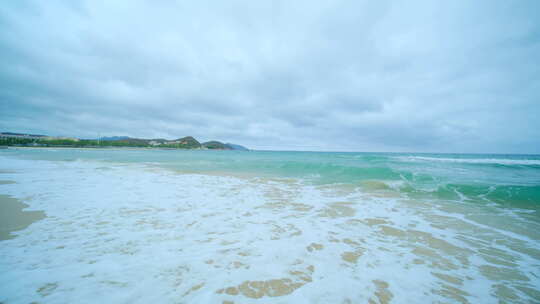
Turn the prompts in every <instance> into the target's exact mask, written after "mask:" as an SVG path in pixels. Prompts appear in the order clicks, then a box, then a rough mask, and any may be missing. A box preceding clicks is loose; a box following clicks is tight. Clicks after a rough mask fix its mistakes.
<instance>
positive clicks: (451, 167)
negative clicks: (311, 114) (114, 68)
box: [2, 149, 540, 211]
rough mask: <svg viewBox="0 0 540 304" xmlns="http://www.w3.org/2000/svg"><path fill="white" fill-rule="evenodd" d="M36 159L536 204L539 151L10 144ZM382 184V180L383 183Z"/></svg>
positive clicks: (539, 182) (539, 189)
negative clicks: (186, 148) (45, 146)
mask: <svg viewBox="0 0 540 304" xmlns="http://www.w3.org/2000/svg"><path fill="white" fill-rule="evenodd" d="M2 152H3V153H4V154H17V156H18V157H23V158H27V159H36V160H39V159H41V160H54V161H75V160H96V161H105V162H112V163H148V164H153V165H156V166H160V167H163V168H169V169H173V170H177V171H179V172H185V173H203V174H205V173H219V174H233V175H249V176H260V177H284V178H297V179H302V180H304V181H307V182H309V183H313V184H319V185H320V184H352V185H360V186H362V185H365V187H369V186H374V184H373V183H368V184H366V183H365V182H372V181H377V182H381V183H384V185H386V186H388V187H389V188H391V189H393V190H395V191H398V192H400V193H401V194H403V195H407V196H410V197H414V198H438V199H445V200H465V201H471V202H479V203H486V202H493V203H497V204H500V205H502V206H507V207H523V208H531V209H533V210H537V211H538V210H539V209H540V155H501V154H425V153H422V154H412V153H353V152H351V153H343V152H273V151H251V152H243V151H242V152H240V151H182V150H98V149H96V150H94V149H18V150H14V149H9V150H7V151H2ZM384 185H380V184H379V186H382V187H384Z"/></svg>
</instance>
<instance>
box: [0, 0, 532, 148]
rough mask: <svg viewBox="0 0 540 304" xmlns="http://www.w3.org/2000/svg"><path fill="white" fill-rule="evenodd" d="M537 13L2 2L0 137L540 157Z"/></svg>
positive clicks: (493, 8)
mask: <svg viewBox="0 0 540 304" xmlns="http://www.w3.org/2000/svg"><path fill="white" fill-rule="evenodd" d="M539 67H540V1H497V0H489V1H488V0H485V1H459V0H457V1H359V0H355V1H336V0H332V1H315V0H309V1H279V0H276V1H237V0H229V1H204V0H203V1H169V0H154V1H138V0H129V1H127V0H126V1H122V0H119V1H109V0H103V1H100V0H89V1H76V0H65V1H58V0H47V1H43V0H41V1H26V0H18V1H3V2H2V5H0V131H11V132H28V133H38V134H47V135H55V136H74V137H79V138H96V137H98V136H113V135H118V136H132V137H140V138H168V139H174V138H179V137H183V136H188V135H190V136H194V137H195V138H197V139H199V140H200V141H206V140H220V141H223V142H232V143H237V144H242V145H244V146H247V147H249V148H252V149H264V150H310V151H388V152H477V153H481V152H493V153H540V68H539Z"/></svg>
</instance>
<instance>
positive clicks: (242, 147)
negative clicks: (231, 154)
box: [225, 143, 249, 151]
mask: <svg viewBox="0 0 540 304" xmlns="http://www.w3.org/2000/svg"><path fill="white" fill-rule="evenodd" d="M225 145H227V146H229V147H230V148H231V149H233V150H238V151H249V149H248V148H246V147H244V146H241V145H236V144H231V143H226V144H225Z"/></svg>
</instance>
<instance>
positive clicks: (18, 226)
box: [0, 181, 45, 241]
mask: <svg viewBox="0 0 540 304" xmlns="http://www.w3.org/2000/svg"><path fill="white" fill-rule="evenodd" d="M1 183H3V184H5V183H7V181H1ZM27 207H28V205H26V204H24V203H22V202H21V201H19V200H18V199H15V198H13V197H11V196H9V195H2V194H0V241H3V240H9V239H12V238H14V237H16V236H15V235H12V234H11V232H14V231H18V230H23V229H25V228H26V227H28V226H30V224H32V223H34V222H36V221H39V220H41V219H44V218H45V212H43V211H25V210H23V209H25V208H27Z"/></svg>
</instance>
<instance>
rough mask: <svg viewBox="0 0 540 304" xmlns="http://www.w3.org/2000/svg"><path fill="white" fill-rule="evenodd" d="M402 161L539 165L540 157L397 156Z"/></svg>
mask: <svg viewBox="0 0 540 304" xmlns="http://www.w3.org/2000/svg"><path fill="white" fill-rule="evenodd" d="M397 158H398V159H400V160H404V161H430V162H431V161H435V162H452V163H466V164H500V165H540V159H508V158H445V157H424V156H399V157H397Z"/></svg>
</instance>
